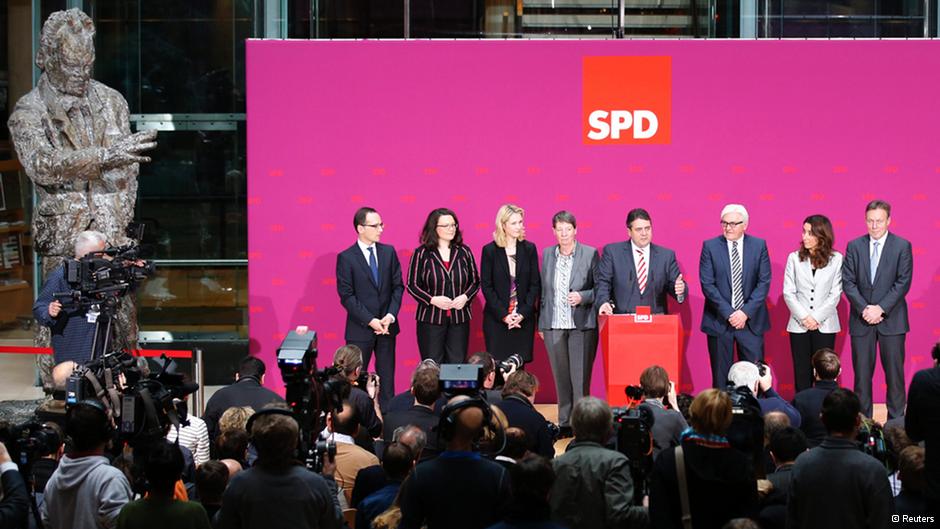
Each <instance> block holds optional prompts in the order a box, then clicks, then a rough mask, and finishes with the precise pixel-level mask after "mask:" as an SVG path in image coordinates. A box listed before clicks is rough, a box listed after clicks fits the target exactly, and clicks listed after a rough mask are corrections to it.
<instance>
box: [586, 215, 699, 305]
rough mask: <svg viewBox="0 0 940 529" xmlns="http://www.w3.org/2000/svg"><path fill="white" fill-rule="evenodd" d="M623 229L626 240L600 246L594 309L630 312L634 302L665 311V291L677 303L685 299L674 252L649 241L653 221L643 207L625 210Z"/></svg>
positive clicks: (683, 286) (684, 288) (683, 285)
mask: <svg viewBox="0 0 940 529" xmlns="http://www.w3.org/2000/svg"><path fill="white" fill-rule="evenodd" d="M627 232H628V233H629V234H630V240H629V241H624V242H615V243H611V244H608V245H607V246H605V247H604V255H603V257H601V262H600V264H599V265H598V267H597V275H596V276H595V279H594V282H595V284H596V288H597V293H596V294H595V297H594V299H595V300H596V303H598V304H600V308H599V309H598V313H599V314H601V315H609V314H631V313H634V312H636V308H637V306H648V307H650V312H652V313H653V314H667V313H668V312H669V307H668V306H667V304H666V295H667V294H668V295H670V296H672V297H674V298H675V299H676V301H678V302H679V303H682V302H684V301H685V292H686V285H685V281H684V280H683V279H682V274H681V273H679V265H678V264H677V263H676V253H675V252H673V251H672V250H670V249H669V248H664V247H662V246H659V245H657V244H653V243H652V240H653V224H652V221H651V220H650V214H649V213H647V211H646V210H645V209H642V208H636V209H633V210H631V211H630V213H628V214H627Z"/></svg>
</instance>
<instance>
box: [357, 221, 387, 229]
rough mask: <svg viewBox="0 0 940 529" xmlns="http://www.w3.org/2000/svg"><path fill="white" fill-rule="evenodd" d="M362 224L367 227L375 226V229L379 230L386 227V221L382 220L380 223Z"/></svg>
mask: <svg viewBox="0 0 940 529" xmlns="http://www.w3.org/2000/svg"><path fill="white" fill-rule="evenodd" d="M362 226H363V227H365V228H375V229H377V230H378V229H384V228H385V223H384V222H380V223H378V224H363V225H362Z"/></svg>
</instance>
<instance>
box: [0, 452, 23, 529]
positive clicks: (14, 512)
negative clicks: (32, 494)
mask: <svg viewBox="0 0 940 529" xmlns="http://www.w3.org/2000/svg"><path fill="white" fill-rule="evenodd" d="M0 474H2V475H0V481H2V482H3V501H0V529H8V528H9V529H15V528H18V527H26V516H27V514H28V513H29V494H28V493H27V492H26V484H25V483H24V482H23V476H22V475H20V472H19V470H18V469H17V466H16V463H14V462H13V461H12V460H11V459H10V454H9V452H7V447H6V446H4V445H3V443H0Z"/></svg>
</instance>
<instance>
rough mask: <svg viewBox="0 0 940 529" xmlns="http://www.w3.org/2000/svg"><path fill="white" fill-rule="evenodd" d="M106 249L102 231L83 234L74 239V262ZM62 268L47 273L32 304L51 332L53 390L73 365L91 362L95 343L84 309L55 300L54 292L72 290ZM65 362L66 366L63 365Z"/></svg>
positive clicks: (65, 377)
mask: <svg viewBox="0 0 940 529" xmlns="http://www.w3.org/2000/svg"><path fill="white" fill-rule="evenodd" d="M106 246H107V240H106V239H105V236H104V234H102V233H101V232H97V231H83V232H81V233H79V234H78V236H77V237H76V238H75V259H76V260H78V259H81V258H82V257H85V256H86V255H88V254H94V253H100V252H103V251H104V249H105V247H106ZM65 267H66V264H65V263H63V264H62V266H60V267H59V268H56V269H55V270H53V271H52V272H50V273H49V276H48V277H46V282H45V283H43V285H42V291H41V292H40V293H39V297H38V298H36V303H34V304H33V316H35V317H36V321H38V322H39V323H40V324H42V325H44V326H46V327H49V328H50V329H51V334H52V354H53V356H54V357H55V363H56V367H55V370H54V371H53V382H54V386H55V388H56V389H63V388H64V387H65V380H66V379H67V378H68V376H69V375H71V374H72V368H73V367H74V364H75V363H78V364H82V363H84V362H87V361H88V360H91V347H92V344H93V343H94V340H95V323H94V322H93V321H89V320H88V316H87V313H86V310H85V309H84V308H83V307H74V308H66V307H63V306H62V302H60V301H59V300H58V299H55V296H54V295H55V293H57V292H71V291H72V290H73V287H72V285H70V284H69V283H68V281H66V277H65ZM64 362H69V364H67V365H65V366H63V365H62V364H63V363H64Z"/></svg>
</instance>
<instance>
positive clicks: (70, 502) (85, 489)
mask: <svg viewBox="0 0 940 529" xmlns="http://www.w3.org/2000/svg"><path fill="white" fill-rule="evenodd" d="M131 498H132V492H131V486H130V484H129V483H128V482H127V478H126V477H124V474H123V473H122V472H121V471H120V470H118V469H117V468H114V467H112V466H111V465H110V464H109V462H108V459H107V458H105V457H104V456H86V457H78V458H75V459H72V458H71V457H69V456H65V457H63V458H62V461H61V462H60V463H59V468H57V469H56V471H55V473H53V474H52V477H51V478H49V482H48V483H46V491H45V494H44V499H45V502H44V504H43V507H42V508H41V510H40V515H41V516H42V521H43V524H44V525H45V526H46V527H47V528H48V529H66V528H68V529H72V528H74V529H95V528H107V529H111V528H113V527H114V526H115V524H116V523H117V517H118V514H119V513H120V512H121V508H122V507H124V505H125V504H126V503H127V502H129V501H131Z"/></svg>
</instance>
